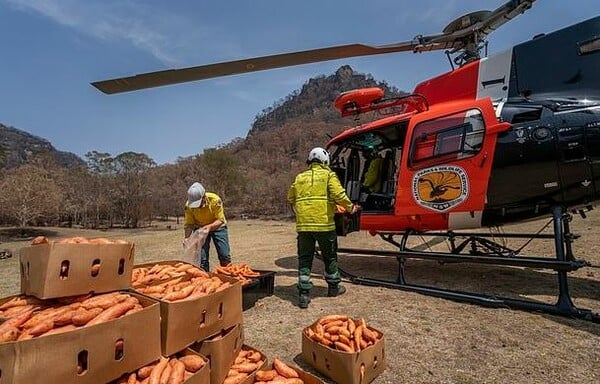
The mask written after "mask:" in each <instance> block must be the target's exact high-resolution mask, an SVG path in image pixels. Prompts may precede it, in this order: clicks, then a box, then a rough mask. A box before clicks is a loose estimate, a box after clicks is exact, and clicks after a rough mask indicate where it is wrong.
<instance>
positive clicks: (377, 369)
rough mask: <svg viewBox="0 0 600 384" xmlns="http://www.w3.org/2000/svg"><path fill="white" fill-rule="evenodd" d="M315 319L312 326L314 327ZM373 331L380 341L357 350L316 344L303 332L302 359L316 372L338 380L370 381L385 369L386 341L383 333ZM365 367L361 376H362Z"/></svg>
mask: <svg viewBox="0 0 600 384" xmlns="http://www.w3.org/2000/svg"><path fill="white" fill-rule="evenodd" d="M315 325H316V322H315V323H314V324H313V325H311V327H314V326H315ZM369 329H370V330H372V331H374V332H376V333H377V334H378V336H379V340H378V341H377V342H376V343H375V344H373V345H371V346H369V347H368V348H366V349H363V350H362V351H360V352H355V353H349V352H342V351H338V350H335V349H332V348H329V347H326V346H324V345H323V344H320V343H317V342H316V341H314V340H312V339H310V338H309V337H308V336H307V335H306V329H304V330H303V331H302V358H303V359H304V361H306V362H307V363H308V364H310V365H311V366H312V367H314V368H315V369H316V370H317V371H319V372H320V373H322V374H323V375H325V376H327V377H329V378H331V379H332V380H334V381H336V382H338V383H344V384H365V383H370V382H371V381H373V380H374V379H375V378H376V377H377V376H379V375H380V374H381V372H383V371H384V370H385V340H384V337H383V334H382V333H381V332H380V331H378V330H376V329H374V328H371V327H369ZM361 367H364V377H361Z"/></svg>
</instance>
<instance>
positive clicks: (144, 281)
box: [131, 262, 209, 287]
mask: <svg viewBox="0 0 600 384" xmlns="http://www.w3.org/2000/svg"><path fill="white" fill-rule="evenodd" d="M185 276H192V277H209V274H208V273H206V272H205V271H204V270H202V269H201V268H198V267H196V266H195V265H192V264H187V263H181V262H179V263H175V264H154V265H153V266H151V267H135V268H133V271H132V274H131V285H133V286H134V287H135V286H139V285H148V284H153V283H157V282H161V281H164V280H171V279H173V278H175V277H185Z"/></svg>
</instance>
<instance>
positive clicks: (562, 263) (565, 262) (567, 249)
mask: <svg viewBox="0 0 600 384" xmlns="http://www.w3.org/2000/svg"><path fill="white" fill-rule="evenodd" d="M570 220H571V216H570V215H569V214H566V213H565V212H564V210H563V209H562V208H561V207H556V208H554V209H553V217H552V222H553V224H554V234H540V233H537V234H504V235H502V236H501V237H504V238H529V239H533V238H541V239H554V245H555V252H556V258H548V257H522V256H517V255H518V253H519V251H520V250H521V249H522V248H523V247H521V249H519V250H512V249H510V248H508V247H506V246H504V245H502V244H498V243H497V242H495V241H493V240H489V239H488V237H491V235H486V234H480V233H455V232H452V231H449V232H446V233H436V234H435V236H442V237H445V238H446V239H447V240H448V241H449V243H450V251H449V252H433V251H431V250H429V251H425V250H416V249H415V248H408V247H407V242H408V238H409V237H410V236H415V235H418V236H423V235H427V236H434V235H433V234H429V233H427V234H419V233H414V232H402V233H391V232H388V233H380V234H379V235H380V236H381V238H382V239H383V240H385V241H387V242H389V243H390V244H393V245H394V246H397V247H398V251H385V250H370V249H355V248H339V249H338V252H340V253H346V254H350V255H374V256H388V257H395V258H396V259H397V260H398V263H399V266H398V275H397V278H396V280H395V281H390V280H383V279H376V278H369V277H362V276H357V275H354V274H351V273H349V272H347V271H345V270H343V269H342V268H339V271H340V274H341V275H342V276H343V277H345V278H347V279H349V280H350V282H352V283H354V284H362V285H369V286H380V287H386V288H394V289H401V290H405V291H412V292H417V293H421V294H425V295H430V296H434V297H441V298H445V299H451V300H456V301H462V302H468V303H473V304H478V305H483V306H488V307H497V308H499V307H505V308H511V309H519V310H527V311H538V312H543V313H548V314H552V315H559V316H565V317H573V318H578V319H583V320H588V321H592V322H594V323H600V314H598V313H595V312H592V311H590V310H588V309H580V308H577V307H576V306H575V305H574V304H573V301H572V300H571V296H570V294H569V286H568V279H567V273H568V272H570V271H574V270H577V269H579V268H582V267H585V266H589V263H587V262H586V261H584V260H576V259H575V258H574V257H573V252H572V248H571V244H572V242H573V241H574V239H576V238H577V236H576V235H573V234H572V233H571V231H570V228H569V221H570ZM398 235H402V238H401V240H400V242H398V241H396V240H395V239H394V236H398ZM459 237H460V238H465V237H466V239H465V240H462V241H461V242H457V240H458V238H459ZM497 237H498V236H497ZM465 251H468V253H464V252H465ZM407 259H424V260H436V261H438V262H440V263H449V262H468V263H479V264H490V265H502V266H516V267H529V268H538V269H551V270H554V271H555V272H556V273H557V275H558V299H557V301H556V303H555V304H547V303H541V302H537V301H533V300H519V299H512V298H507V297H501V296H493V295H485V294H480V293H475V292H463V291H456V290H450V289H444V288H437V287H432V286H426V285H418V284H410V283H409V282H407V280H406V276H405V273H404V268H405V263H406V260H407Z"/></svg>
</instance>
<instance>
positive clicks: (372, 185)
mask: <svg viewBox="0 0 600 384" xmlns="http://www.w3.org/2000/svg"><path fill="white" fill-rule="evenodd" d="M382 167H383V159H382V158H381V157H376V158H374V159H373V160H371V163H369V168H368V169H367V172H366V173H365V181H364V183H363V186H365V187H367V188H368V189H369V191H371V192H372V193H378V192H381V171H382Z"/></svg>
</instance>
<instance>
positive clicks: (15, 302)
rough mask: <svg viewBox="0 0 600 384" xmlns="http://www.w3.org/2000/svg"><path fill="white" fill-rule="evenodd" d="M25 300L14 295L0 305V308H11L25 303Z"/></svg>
mask: <svg viewBox="0 0 600 384" xmlns="http://www.w3.org/2000/svg"><path fill="white" fill-rule="evenodd" d="M27 304H28V303H27V300H26V299H25V298H23V297H21V296H16V297H13V298H12V299H10V300H8V301H7V302H6V303H4V304H2V305H0V310H6V309H8V308H12V307H20V306H22V305H27Z"/></svg>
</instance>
